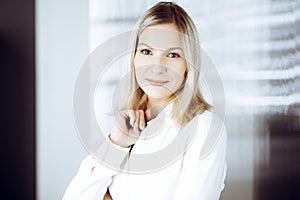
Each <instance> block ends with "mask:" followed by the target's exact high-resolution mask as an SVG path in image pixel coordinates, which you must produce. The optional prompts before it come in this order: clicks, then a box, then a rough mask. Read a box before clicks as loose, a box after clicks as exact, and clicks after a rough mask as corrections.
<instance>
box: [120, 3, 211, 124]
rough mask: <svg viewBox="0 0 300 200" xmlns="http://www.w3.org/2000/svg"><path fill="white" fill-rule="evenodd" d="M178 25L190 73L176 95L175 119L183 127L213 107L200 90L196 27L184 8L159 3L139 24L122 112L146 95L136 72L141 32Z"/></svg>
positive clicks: (188, 72)
mask: <svg viewBox="0 0 300 200" xmlns="http://www.w3.org/2000/svg"><path fill="white" fill-rule="evenodd" d="M168 23H174V24H175V25H176V26H177V27H178V30H179V31H180V32H181V33H182V34H183V38H184V40H183V44H184V54H185V55H184V56H185V59H186V61H187V73H186V78H185V82H184V84H183V86H182V87H181V88H180V89H179V90H178V91H177V92H176V93H175V96H176V98H175V99H174V104H173V108H172V117H173V118H174V119H175V120H176V121H177V122H178V124H180V125H182V124H185V123H187V122H189V121H190V120H191V119H192V118H194V117H195V116H196V115H198V114H201V113H203V112H204V111H205V110H208V109H210V108H211V106H210V105H209V104H208V103H207V102H206V101H205V100H204V98H203V96H202V94H201V92H200V89H199V85H198V82H199V76H200V47H199V39H198V33H197V29H196V26H195V24H194V22H193V21H192V19H191V18H190V17H189V15H188V14H187V13H186V12H185V11H184V9H183V8H181V7H180V6H178V5H177V4H176V3H173V2H159V3H157V4H156V5H154V6H153V7H152V8H150V9H149V10H147V11H146V13H145V14H144V15H143V16H142V17H141V18H140V19H139V20H138V21H137V23H136V29H135V32H134V34H133V37H132V41H131V42H132V51H131V58H130V72H129V73H130V74H129V82H130V83H128V84H129V85H127V89H128V91H127V92H128V93H127V94H128V96H127V97H126V98H128V99H127V101H124V99H122V101H123V103H124V104H123V106H121V109H134V107H135V105H136V104H137V103H138V101H139V100H140V99H141V97H142V95H143V94H144V92H143V90H142V89H141V88H140V87H139V86H138V83H137V81H136V77H135V71H134V57H135V54H136V50H137V45H138V42H139V36H140V34H141V32H142V31H143V30H144V29H145V28H147V27H149V26H153V25H158V24H168Z"/></svg>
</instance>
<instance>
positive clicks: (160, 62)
mask: <svg viewBox="0 0 300 200" xmlns="http://www.w3.org/2000/svg"><path fill="white" fill-rule="evenodd" d="M151 70H152V72H153V73H156V74H162V73H165V72H166V71H167V67H166V66H165V62H164V57H163V56H162V55H157V56H154V57H153V64H152V67H151Z"/></svg>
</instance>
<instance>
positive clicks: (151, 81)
mask: <svg viewBox="0 0 300 200" xmlns="http://www.w3.org/2000/svg"><path fill="white" fill-rule="evenodd" d="M145 80H146V81H148V82H149V83H150V85H153V86H163V85H165V84H166V83H167V82H169V81H162V80H153V79H147V78H145Z"/></svg>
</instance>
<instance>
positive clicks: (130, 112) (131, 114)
mask: <svg viewBox="0 0 300 200" xmlns="http://www.w3.org/2000/svg"><path fill="white" fill-rule="evenodd" d="M127 113H128V117H129V123H130V125H131V126H132V127H134V122H135V120H136V116H135V112H134V110H128V111H127Z"/></svg>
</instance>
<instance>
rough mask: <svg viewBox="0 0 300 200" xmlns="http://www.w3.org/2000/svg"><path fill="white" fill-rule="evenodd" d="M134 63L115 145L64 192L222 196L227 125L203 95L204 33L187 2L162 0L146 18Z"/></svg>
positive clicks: (118, 197)
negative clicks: (201, 35) (200, 83)
mask: <svg viewBox="0 0 300 200" xmlns="http://www.w3.org/2000/svg"><path fill="white" fill-rule="evenodd" d="M130 67H131V70H130V83H129V85H127V86H128V87H127V88H129V89H128V92H129V93H128V95H127V97H126V98H127V99H128V100H127V101H126V100H124V99H122V100H123V101H122V102H121V103H123V104H121V105H120V107H119V109H118V111H117V112H116V115H115V116H116V117H115V119H116V120H115V127H114V128H113V130H112V132H111V134H110V135H109V137H108V141H109V142H110V144H109V145H108V146H107V145H106V146H105V145H102V146H101V147H100V148H99V150H98V152H96V153H94V154H93V155H90V156H88V157H87V158H85V159H84V160H83V161H82V164H81V166H80V169H79V171H78V173H77V174H76V176H75V177H74V178H73V180H72V181H71V183H70V185H69V186H68V188H67V190H66V192H65V195H64V198H63V199H72V200H73V199H103V198H104V199H114V200H123V199H124V200H125V199H126V200H136V199H138V200H140V199H143V200H145V199H146V200H147V199H149V200H150V199H151V200H153V199H156V200H159V199H161V200H163V199H164V200H169V199H175V200H182V199H189V200H192V199H200V200H201V199H202V200H213V199H219V197H220V193H221V191H222V190H223V188H224V179H225V175H226V164H225V151H226V130H225V128H224V125H223V123H222V121H221V120H220V119H218V118H217V117H216V116H215V115H214V114H213V113H212V112H211V111H209V109H210V105H209V104H208V103H207V102H206V101H205V100H204V99H203V97H202V95H201V92H200V89H199V86H198V81H199V69H200V48H199V46H198V35H197V31H196V27H195V25H194V23H193V21H192V20H191V18H190V17H189V16H188V14H187V13H186V12H185V11H184V10H183V9H182V8H181V7H180V6H178V5H177V4H175V3H171V2H160V3H157V4H156V5H155V6H153V7H152V8H150V9H149V10H148V11H147V12H146V13H145V15H144V16H142V17H141V18H140V19H139V21H138V22H137V29H136V32H135V34H134V41H133V51H132V53H131V61H130ZM214 127H220V129H218V128H214ZM112 146H113V147H112ZM113 148H117V149H119V150H122V151H123V152H125V153H124V155H123V156H122V155H119V154H118V155H117V154H110V153H109V152H110V151H111V150H113ZM108 149H109V150H108ZM153 155H154V156H153ZM99 160H100V161H101V162H102V164H101V163H99V162H98V161H99ZM103 162H104V163H106V164H107V163H110V164H108V165H110V166H108V165H106V164H104V165H103ZM111 163H115V165H114V164H111ZM112 168H114V169H112Z"/></svg>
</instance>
